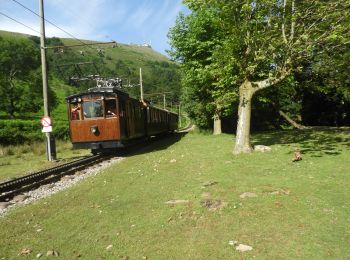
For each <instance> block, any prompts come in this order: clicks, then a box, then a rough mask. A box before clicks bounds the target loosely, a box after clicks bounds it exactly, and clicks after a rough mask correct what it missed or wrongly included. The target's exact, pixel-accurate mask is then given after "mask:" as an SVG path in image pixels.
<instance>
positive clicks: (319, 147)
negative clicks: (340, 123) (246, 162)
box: [252, 127, 350, 157]
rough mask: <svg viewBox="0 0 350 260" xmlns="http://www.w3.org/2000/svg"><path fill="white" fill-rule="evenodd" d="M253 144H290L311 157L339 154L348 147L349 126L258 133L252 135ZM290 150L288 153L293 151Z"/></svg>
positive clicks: (349, 138) (349, 145) (349, 140)
mask: <svg viewBox="0 0 350 260" xmlns="http://www.w3.org/2000/svg"><path fill="white" fill-rule="evenodd" d="M252 143H253V144H254V145H257V144H263V145H276V144H282V145H292V146H293V148H294V149H296V148H298V149H300V150H301V153H303V154H310V155H311V156H313V157H322V156H324V155H339V154H341V152H342V150H343V149H349V148H350V128H332V127H312V128H308V129H303V130H298V129H293V130H283V131H274V132H264V133H258V134H256V135H254V136H253V138H252ZM293 152H294V150H291V151H290V152H289V153H293Z"/></svg>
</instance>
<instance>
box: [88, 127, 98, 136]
mask: <svg viewBox="0 0 350 260" xmlns="http://www.w3.org/2000/svg"><path fill="white" fill-rule="evenodd" d="M90 132H91V133H93V134H94V135H98V134H99V131H98V127H97V125H93V126H91V127H90Z"/></svg>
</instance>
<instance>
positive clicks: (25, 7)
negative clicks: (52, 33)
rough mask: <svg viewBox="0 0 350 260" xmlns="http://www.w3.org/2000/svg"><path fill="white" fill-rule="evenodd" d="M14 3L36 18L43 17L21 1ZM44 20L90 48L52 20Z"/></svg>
mask: <svg viewBox="0 0 350 260" xmlns="http://www.w3.org/2000/svg"><path fill="white" fill-rule="evenodd" d="M12 1H13V2H15V3H16V4H18V5H20V6H22V7H23V8H24V9H26V10H27V11H29V12H31V13H33V14H34V15H36V16H38V17H40V18H42V17H41V15H39V14H37V13H36V12H35V11H33V10H32V9H30V8H29V7H27V6H25V5H24V4H22V3H20V2H19V1H17V0H12ZM44 20H45V21H46V22H48V23H49V24H51V25H53V26H54V27H56V28H57V29H59V30H61V31H62V32H64V33H66V34H67V35H69V36H71V37H72V38H74V39H75V40H77V41H79V42H81V43H82V44H83V45H86V46H88V45H87V43H85V42H83V41H82V40H80V39H78V38H76V37H75V36H74V35H73V34H71V33H69V32H67V31H66V30H64V29H62V28H61V27H59V26H58V25H56V24H54V23H53V22H51V21H50V20H47V19H46V18H44ZM88 47H90V48H91V49H94V48H92V47H91V46H88Z"/></svg>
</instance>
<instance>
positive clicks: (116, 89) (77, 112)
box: [66, 82, 179, 154]
mask: <svg viewBox="0 0 350 260" xmlns="http://www.w3.org/2000/svg"><path fill="white" fill-rule="evenodd" d="M120 84H121V82H120ZM66 100H67V104H68V119H69V131H70V139H71V142H72V144H73V148H75V149H91V152H92V153H93V154H98V153H105V152H110V151H114V150H116V149H118V148H124V147H127V146H130V145H132V144H135V143H140V142H143V141H145V140H147V139H150V138H151V137H154V136H160V135H165V134H168V133H171V132H174V131H175V130H177V128H178V120H179V117H178V114H176V113H173V112H170V111H168V110H164V109H160V108H157V107H154V106H152V105H151V104H150V103H147V102H145V101H144V100H141V101H140V100H137V99H134V98H132V97H130V96H129V95H128V94H127V93H125V92H123V91H121V85H119V86H107V87H95V88H91V89H89V90H88V91H87V92H83V93H78V94H75V95H71V96H69V97H67V98H66Z"/></svg>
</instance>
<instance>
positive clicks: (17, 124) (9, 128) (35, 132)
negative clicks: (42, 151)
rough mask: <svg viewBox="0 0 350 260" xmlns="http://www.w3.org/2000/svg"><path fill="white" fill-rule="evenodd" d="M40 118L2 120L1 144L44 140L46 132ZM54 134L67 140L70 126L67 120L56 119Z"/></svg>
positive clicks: (0, 122) (0, 127) (0, 130)
mask: <svg viewBox="0 0 350 260" xmlns="http://www.w3.org/2000/svg"><path fill="white" fill-rule="evenodd" d="M41 129H42V128H41V125H40V122H39V120H22V119H13V120H0V144H3V145H9V144H20V143H27V142H28V143H29V142H30V143H32V142H35V141H42V140H43V139H44V134H43V133H42V132H41ZM53 134H54V135H55V137H56V138H57V139H61V140H67V139H68V136H69V127H68V122H67V121H55V122H54V126H53Z"/></svg>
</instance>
